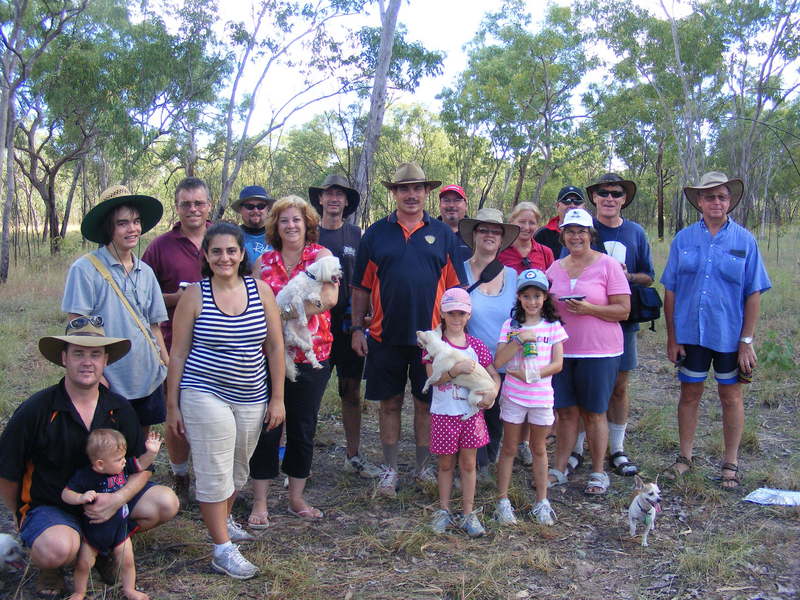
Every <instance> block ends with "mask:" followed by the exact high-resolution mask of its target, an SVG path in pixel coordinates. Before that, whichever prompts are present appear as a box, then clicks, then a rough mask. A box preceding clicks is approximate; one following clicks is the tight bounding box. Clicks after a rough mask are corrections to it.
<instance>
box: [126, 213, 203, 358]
mask: <svg viewBox="0 0 800 600" xmlns="http://www.w3.org/2000/svg"><path fill="white" fill-rule="evenodd" d="M209 225H211V223H210V222H207V223H206V227H208V226H209ZM200 256H201V254H200V249H199V248H198V247H197V246H195V245H194V242H192V240H190V239H189V238H187V237H186V236H185V235H183V233H181V224H180V222H178V223H175V225H173V227H172V229H171V230H169V231H168V232H167V233H164V234H161V235H160V236H158V237H157V238H155V239H154V240H153V241H152V242H150V245H149V246H148V247H147V250H145V251H144V254H142V260H143V261H144V262H146V263H147V264H148V265H150V268H151V269H153V272H154V273H155V274H156V279H158V285H159V286H160V287H161V293H162V294H174V293H175V292H177V291H178V285H179V284H180V283H181V282H182V281H188V282H189V283H196V282H198V281H200V280H201V279H202V278H203V276H202V275H201V274H200ZM174 312H175V307H174V306H168V307H167V315H168V316H169V320H168V321H166V322H164V323H161V333H163V334H164V342H165V343H166V345H167V350H169V349H170V347H171V346H172V315H173V313H174Z"/></svg>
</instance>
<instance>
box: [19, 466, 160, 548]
mask: <svg viewBox="0 0 800 600" xmlns="http://www.w3.org/2000/svg"><path fill="white" fill-rule="evenodd" d="M154 485H155V484H154V483H153V482H151V481H148V482H147V483H145V484H144V487H143V488H142V489H141V490H139V492H138V493H137V494H136V495H135V496H134V497H133V498H131V499H130V501H129V502H128V508H129V509H130V512H133V509H134V507H135V506H136V503H137V502H139V500H140V499H141V498H142V496H143V495H144V493H145V492H146V491H147V490H149V489H150V488H151V487H153V486H154ZM55 525H66V526H67V527H71V528H72V529H74V530H75V531H77V532H78V533H81V523H80V517H79V516H78V515H77V514H75V513H72V512H69V511H67V510H65V509H63V508H61V507H60V506H51V505H48V504H43V505H41V506H36V507H34V508H32V509H31V510H29V511H28V512H27V513H26V515H25V518H24V519H23V520H22V526H21V527H20V529H19V537H20V538H21V539H22V543H23V544H25V545H26V546H27V547H28V548H31V547H33V543H34V542H35V541H36V538H38V537H39V536H40V535H41V534H42V533H43V532H44V531H45V530H46V529H49V528H50V527H54V526H55ZM137 529H139V524H138V523H137V522H136V520H135V519H133V518H132V517H131V516H130V515H129V516H128V531H129V533H134V532H135V531H136V530H137Z"/></svg>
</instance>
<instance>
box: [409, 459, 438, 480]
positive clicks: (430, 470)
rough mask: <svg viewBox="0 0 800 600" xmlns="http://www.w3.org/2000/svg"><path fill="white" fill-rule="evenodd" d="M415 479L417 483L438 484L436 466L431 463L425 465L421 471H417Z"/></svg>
mask: <svg viewBox="0 0 800 600" xmlns="http://www.w3.org/2000/svg"><path fill="white" fill-rule="evenodd" d="M414 479H416V480H417V483H432V484H434V485H436V484H437V482H438V480H437V478H436V467H435V466H434V465H433V464H430V463H429V464H427V465H425V466H424V467H422V470H421V471H418V472H417V475H416V476H415V477H414Z"/></svg>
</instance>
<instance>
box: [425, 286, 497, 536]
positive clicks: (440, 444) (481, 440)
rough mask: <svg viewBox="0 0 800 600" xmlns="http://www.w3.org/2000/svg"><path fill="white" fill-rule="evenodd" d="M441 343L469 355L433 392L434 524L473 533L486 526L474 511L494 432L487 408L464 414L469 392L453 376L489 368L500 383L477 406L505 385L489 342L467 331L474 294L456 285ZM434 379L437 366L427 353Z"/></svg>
mask: <svg viewBox="0 0 800 600" xmlns="http://www.w3.org/2000/svg"><path fill="white" fill-rule="evenodd" d="M440 306H441V311H442V325H441V328H442V341H444V342H446V343H447V344H449V345H451V346H452V347H453V348H458V349H459V350H462V351H464V352H465V353H466V354H467V355H468V356H470V358H469V359H467V360H463V361H461V362H458V363H456V364H455V366H453V368H451V369H450V370H449V371H447V372H445V373H444V374H443V375H442V377H441V378H440V379H439V381H437V382H435V383H434V385H433V391H432V395H431V409H430V410H431V446H430V448H431V450H430V451H431V454H436V455H438V456H439V474H438V478H437V479H438V484H439V504H440V506H441V508H440V509H439V510H438V511H436V513H434V515H433V521H432V522H431V527H432V528H433V530H434V531H435V532H436V533H444V531H445V529H446V528H447V526H448V524H450V523H454V524H457V525H458V526H459V527H460V528H461V529H463V530H464V531H465V532H467V534H468V535H469V536H470V537H479V536H481V535H483V534H484V528H483V525H481V522H480V520H479V519H478V516H477V514H476V511H474V510H473V502H474V499H475V479H476V475H475V456H476V453H477V449H478V448H480V447H482V446H485V445H486V444H487V443H489V432H488V431H487V429H486V421H485V420H484V418H483V411H482V410H479V411H478V412H477V413H475V414H474V415H473V416H471V417H470V418H469V419H466V420H463V419H462V416H463V415H465V414H467V413H468V412H470V407H469V405H468V403H467V394H468V393H469V390H467V389H466V388H464V387H461V386H458V385H455V384H453V383H451V382H452V380H453V379H455V378H456V377H458V376H459V375H461V374H462V373H470V372H472V370H473V369H474V368H475V364H476V363H478V364H480V365H482V366H483V367H485V368H486V370H487V371H488V372H489V374H490V375H491V376H492V379H493V380H494V382H495V388H494V390H490V391H489V393H487V394H486V395H485V396H484V399H483V400H481V402H479V403H478V407H479V408H481V409H483V408H490V407H491V406H492V405H493V404H494V397H495V396H496V394H497V389H498V388H499V387H500V377H499V376H498V375H497V371H495V369H494V367H492V355H491V353H490V352H489V350H488V349H487V348H486V345H485V344H484V343H483V342H482V341H480V340H479V339H478V338H476V337H473V336H471V335H469V334H468V333H467V332H466V326H467V322H468V321H469V317H470V314H471V313H472V303H471V302H470V299H469V294H468V293H467V292H466V291H465V290H463V289H461V288H452V289H449V290H447V291H446V292H445V293H444V294H443V295H442V300H441V304H440ZM422 361H423V363H425V369H426V370H427V372H428V376H429V377H430V375H431V372H432V368H431V361H430V359H428V357H427V355H423V357H422ZM456 456H458V467H459V469H460V471H461V493H462V506H461V508H462V513H463V514H462V516H461V517H459V518H458V519H454V518H453V516H452V515H451V514H450V492H451V490H452V488H453V471H454V469H455V464H456Z"/></svg>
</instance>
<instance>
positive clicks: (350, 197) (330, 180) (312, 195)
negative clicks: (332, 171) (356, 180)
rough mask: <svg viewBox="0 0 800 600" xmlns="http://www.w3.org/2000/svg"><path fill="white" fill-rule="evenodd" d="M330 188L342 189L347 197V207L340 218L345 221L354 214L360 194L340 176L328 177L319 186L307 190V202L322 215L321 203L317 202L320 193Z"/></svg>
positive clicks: (359, 200)
mask: <svg viewBox="0 0 800 600" xmlns="http://www.w3.org/2000/svg"><path fill="white" fill-rule="evenodd" d="M332 187H338V188H342V189H343V190H344V193H345V194H346V195H347V206H345V207H344V212H343V213H342V217H343V218H345V219H346V218H347V217H349V216H350V215H352V214H353V213H354V212H356V209H357V208H358V203H359V202H361V194H359V193H358V190H355V189H353V188H351V187H350V182H349V181H347V179H345V178H344V177H342V176H341V175H328V176H327V177H326V178H325V181H323V182H322V185H321V186H319V187H310V188H308V201H309V202H311V206H313V207H314V208H315V209H316V210H317V212H318V213H319V214H320V215H322V203H321V202H320V201H319V197H320V196H321V195H322V192H324V191H325V190H327V189H328V188H332Z"/></svg>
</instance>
